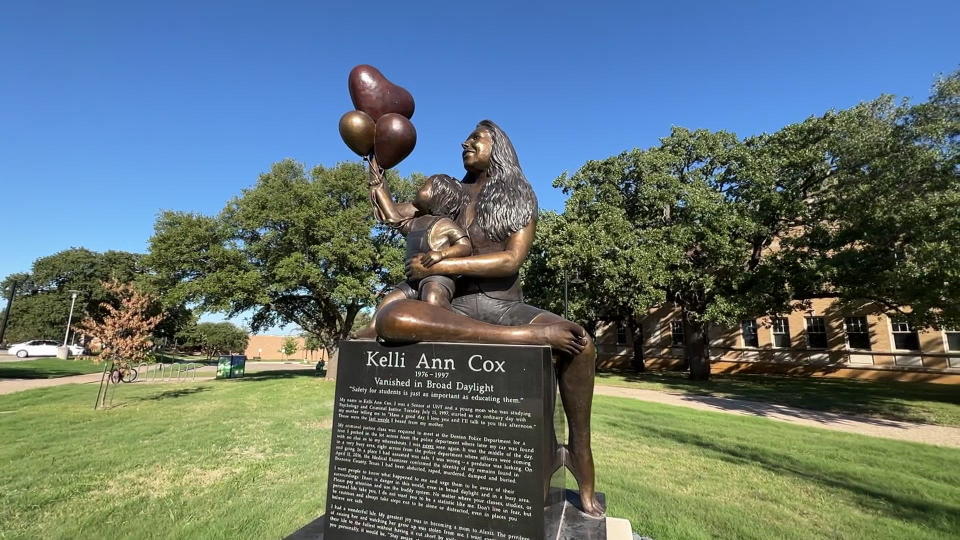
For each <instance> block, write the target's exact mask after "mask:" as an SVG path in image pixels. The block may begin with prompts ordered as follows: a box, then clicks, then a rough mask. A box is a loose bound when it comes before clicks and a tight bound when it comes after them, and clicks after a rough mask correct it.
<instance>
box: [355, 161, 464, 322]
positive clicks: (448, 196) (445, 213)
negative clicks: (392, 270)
mask: <svg viewBox="0 0 960 540" xmlns="http://www.w3.org/2000/svg"><path fill="white" fill-rule="evenodd" d="M370 200H371V201H372V202H373V205H374V208H375V212H376V213H377V217H378V218H381V221H383V222H384V223H386V224H387V225H388V226H390V227H392V228H394V229H396V230H397V231H399V232H400V234H402V235H403V236H405V237H406V239H407V251H406V256H405V257H404V259H409V258H411V257H414V256H417V255H419V259H420V263H421V264H423V265H424V266H425V267H428V268H429V267H431V266H433V265H434V264H436V263H438V262H440V261H443V260H446V259H452V258H457V257H466V256H467V255H470V254H471V253H472V252H473V244H472V243H471V242H470V239H469V238H468V237H467V232H466V231H465V230H463V228H462V227H460V226H459V225H457V222H456V219H457V218H458V217H459V215H460V211H461V210H462V209H463V207H464V206H465V205H466V202H467V195H466V193H465V192H464V189H463V186H462V185H461V184H460V182H459V181H458V180H457V179H455V178H453V177H451V176H447V175H445V174H435V175H433V176H430V177H428V178H427V179H426V180H425V181H424V182H423V185H422V186H421V187H420V189H419V190H418V191H417V195H416V197H415V198H414V200H413V204H412V206H413V208H411V209H410V210H414V212H415V213H414V214H413V215H409V214H410V212H409V211H408V212H406V214H407V215H404V213H402V212H401V211H400V210H399V209H398V208H397V205H396V204H395V203H394V202H393V199H392V198H391V197H390V193H389V192H388V191H387V190H386V189H385V188H384V185H383V177H382V175H379V174H371V178H370ZM455 290H456V286H455V284H454V281H453V278H451V277H450V276H446V275H433V276H427V277H425V278H423V279H409V280H407V281H404V282H403V283H400V284H399V285H397V286H396V287H394V289H393V290H392V291H390V292H389V293H387V295H386V297H385V298H384V299H383V301H382V302H381V307H382V306H383V305H386V304H389V303H391V302H393V301H396V300H401V299H404V298H406V299H410V300H421V301H423V302H427V303H428V304H433V305H436V306H440V307H443V308H446V309H450V300H451V299H452V298H453V294H454V291H455ZM358 337H361V336H359V335H358ZM370 337H374V336H373V335H371V336H370Z"/></svg>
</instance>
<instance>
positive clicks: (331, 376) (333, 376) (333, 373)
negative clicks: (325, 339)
mask: <svg viewBox="0 0 960 540" xmlns="http://www.w3.org/2000/svg"><path fill="white" fill-rule="evenodd" d="M339 360H340V347H339V345H333V346H331V347H328V348H327V376H326V380H328V381H335V380H337V364H338V363H339Z"/></svg>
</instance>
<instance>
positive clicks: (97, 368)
mask: <svg viewBox="0 0 960 540" xmlns="http://www.w3.org/2000/svg"><path fill="white" fill-rule="evenodd" d="M101 371H103V364H102V363H99V364H96V363H94V362H92V361H91V360H88V359H85V358H77V359H74V360H61V359H59V358H38V359H36V360H24V361H23V362H0V379H52V378H55V377H67V376H70V375H83V374H85V373H99V372H101Z"/></svg>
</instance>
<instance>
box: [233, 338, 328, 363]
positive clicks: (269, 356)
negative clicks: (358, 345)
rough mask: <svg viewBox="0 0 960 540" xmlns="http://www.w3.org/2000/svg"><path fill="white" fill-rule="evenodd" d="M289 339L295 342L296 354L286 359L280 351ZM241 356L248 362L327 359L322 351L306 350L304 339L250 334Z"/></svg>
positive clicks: (317, 360)
mask: <svg viewBox="0 0 960 540" xmlns="http://www.w3.org/2000/svg"><path fill="white" fill-rule="evenodd" d="M289 337H293V338H294V339H295V340H296V341H297V352H295V353H293V354H292V355H290V356H289V358H288V357H287V356H285V355H284V354H283V353H282V352H281V349H283V342H284V341H286V339H287V338H289ZM243 354H245V355H246V356H247V359H248V360H254V359H259V360H306V361H308V362H319V361H320V360H326V358H327V351H325V350H323V349H320V350H316V351H308V350H306V348H305V347H304V339H303V338H302V337H297V336H261V335H255V334H250V341H248V342H247V349H246V350H245V351H244V353H243Z"/></svg>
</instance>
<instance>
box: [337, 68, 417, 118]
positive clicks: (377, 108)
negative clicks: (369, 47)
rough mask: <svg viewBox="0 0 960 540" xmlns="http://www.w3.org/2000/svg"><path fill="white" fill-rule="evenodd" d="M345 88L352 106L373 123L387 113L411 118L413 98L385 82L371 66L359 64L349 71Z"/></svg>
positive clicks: (404, 91) (378, 71)
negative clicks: (367, 116)
mask: <svg viewBox="0 0 960 540" xmlns="http://www.w3.org/2000/svg"><path fill="white" fill-rule="evenodd" d="M347 87H348V88H349V90H350V99H351V100H353V106H354V107H356V108H357V109H359V110H361V111H363V112H365V113H367V114H369V115H370V118H372V119H373V121H374V122H376V121H378V120H380V117H381V116H383V115H385V114H389V113H396V114H402V115H403V116H406V117H407V118H413V108H414V105H413V96H412V95H410V92H407V91H406V89H404V88H403V87H400V86H397V85H395V84H393V83H392V82H390V81H389V80H387V78H386V77H384V76H383V73H380V70H378V69H377V68H375V67H373V66H368V65H367V64H361V65H359V66H357V67H355V68H353V69H352V70H350V76H349V77H348V78H347Z"/></svg>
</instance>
